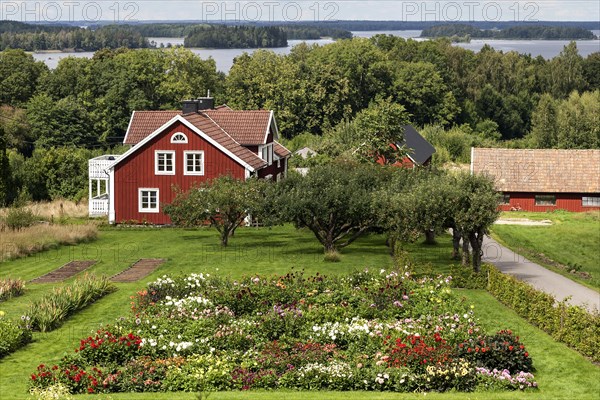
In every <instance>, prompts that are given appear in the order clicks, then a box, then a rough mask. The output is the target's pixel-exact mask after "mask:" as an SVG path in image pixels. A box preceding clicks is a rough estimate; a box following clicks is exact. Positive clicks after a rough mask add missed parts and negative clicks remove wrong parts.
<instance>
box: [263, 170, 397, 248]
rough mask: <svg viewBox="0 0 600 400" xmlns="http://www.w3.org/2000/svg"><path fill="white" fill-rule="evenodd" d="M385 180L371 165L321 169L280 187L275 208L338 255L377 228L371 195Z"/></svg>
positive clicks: (380, 171)
mask: <svg viewBox="0 0 600 400" xmlns="http://www.w3.org/2000/svg"><path fill="white" fill-rule="evenodd" d="M385 178H386V174H385V172H384V171H383V170H381V168H379V167H378V166H377V167H376V166H373V165H370V164H354V163H339V164H326V165H322V166H318V167H315V168H311V169H310V171H309V172H308V174H307V175H306V176H305V177H302V176H293V177H290V178H288V179H287V180H285V181H283V182H282V184H280V185H279V186H280V187H281V189H280V192H279V193H278V196H277V198H276V199H275V201H276V204H277V206H276V209H277V210H278V212H279V213H280V214H281V218H282V219H283V220H284V221H289V222H293V223H294V224H295V225H296V226H297V227H299V228H308V229H310V230H311V232H313V234H314V235H315V237H316V238H317V240H318V241H319V242H320V243H321V244H322V245H323V248H324V250H325V252H326V253H327V252H336V251H337V250H339V249H341V248H343V247H346V246H348V245H350V244H351V243H352V242H354V241H355V240H356V239H357V238H359V237H360V236H361V235H362V234H364V233H366V232H367V231H368V230H369V229H371V228H373V227H375V222H376V218H375V214H374V213H373V211H372V209H371V193H372V192H373V191H374V190H377V189H378V188H380V187H381V185H382V184H383V183H384V182H385V180H386V179H385Z"/></svg>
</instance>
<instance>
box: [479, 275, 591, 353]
mask: <svg viewBox="0 0 600 400" xmlns="http://www.w3.org/2000/svg"><path fill="white" fill-rule="evenodd" d="M488 291H489V292H490V293H491V294H492V295H494V296H495V297H496V298H497V299H498V300H500V301H501V302H502V303H504V304H506V305H507V306H508V307H510V308H512V309H513V310H515V312H516V313H517V314H519V315H520V316H521V317H523V318H525V319H526V320H527V321H529V322H531V323H532V324H533V325H536V326H537V327H539V328H540V329H542V330H543V331H545V332H547V333H548V334H550V335H551V336H552V337H553V338H554V339H556V340H558V341H561V342H563V343H565V344H567V345H568V346H570V347H572V348H574V349H575V350H577V351H579V352H580V353H581V354H583V355H585V356H588V357H590V358H591V359H592V360H593V361H595V362H598V361H600V341H598V337H600V314H599V313H598V311H595V312H592V313H590V312H588V311H587V310H586V309H585V308H583V307H579V306H571V305H567V304H566V302H564V301H563V302H560V303H558V304H556V300H555V299H554V297H553V296H551V295H549V294H547V293H544V292H541V291H539V290H537V289H535V288H533V287H532V286H531V285H529V284H527V283H525V282H522V281H519V280H517V279H516V278H514V277H512V276H510V275H505V274H503V273H502V272H500V271H499V270H498V269H496V268H490V273H489V284H488Z"/></svg>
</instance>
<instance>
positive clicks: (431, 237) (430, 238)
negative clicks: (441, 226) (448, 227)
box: [425, 229, 435, 244]
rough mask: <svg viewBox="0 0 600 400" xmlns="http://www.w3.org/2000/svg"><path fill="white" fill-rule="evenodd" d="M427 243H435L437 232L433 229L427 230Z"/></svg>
mask: <svg viewBox="0 0 600 400" xmlns="http://www.w3.org/2000/svg"><path fill="white" fill-rule="evenodd" d="M425 244H435V232H434V231H433V230H431V229H427V230H426V231H425Z"/></svg>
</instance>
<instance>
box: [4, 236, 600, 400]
mask: <svg viewBox="0 0 600 400" xmlns="http://www.w3.org/2000/svg"><path fill="white" fill-rule="evenodd" d="M439 241H440V245H438V246H424V245H420V244H415V245H412V246H410V247H409V249H410V251H411V252H412V254H413V258H414V259H415V261H419V262H420V263H422V262H423V261H425V263H427V262H430V263H431V267H428V268H425V269H423V272H424V271H425V270H427V269H431V270H435V271H438V270H441V269H443V268H448V267H447V265H448V264H449V263H450V262H451V260H450V256H449V254H450V253H449V251H450V241H449V238H447V237H441V238H440V239H439ZM217 243H218V237H217V235H216V233H215V232H214V231H210V230H183V229H163V228H132V229H112V228H111V229H106V230H102V231H100V233H99V238H98V240H97V241H95V242H92V243H86V244H80V245H77V246H63V247H60V248H58V249H56V250H52V251H47V252H43V253H39V254H37V255H34V256H31V257H27V258H23V259H19V260H14V261H10V262H4V263H0V277H5V276H11V277H15V278H16V277H20V278H23V279H27V280H29V279H32V278H35V277H37V276H39V275H42V274H45V273H47V272H49V271H51V270H53V269H55V268H57V267H59V266H61V265H62V264H64V263H66V262H68V261H69V260H73V259H95V260H98V263H97V264H96V265H94V266H93V267H91V268H90V271H91V272H96V273H104V274H107V275H113V274H115V273H117V272H119V271H121V270H123V269H124V268H126V267H127V266H129V265H130V264H131V263H132V262H134V261H136V260H137V259H139V258H151V257H160V258H166V259H168V261H167V262H166V263H165V264H163V265H162V266H161V267H160V268H159V269H158V270H157V271H155V272H154V273H153V274H151V275H150V276H149V277H147V278H146V279H144V280H143V281H140V282H136V283H130V284H117V286H118V288H119V290H118V291H117V292H115V293H112V294H110V295H108V296H106V297H104V298H102V299H101V300H99V301H98V302H97V303H95V304H93V305H92V306H90V307H88V308H86V309H84V310H82V311H80V312H78V313H77V314H75V315H74V316H73V317H71V318H70V319H69V320H68V321H67V322H66V323H65V324H64V325H63V326H62V327H61V328H59V329H57V330H55V331H53V332H50V333H45V334H35V335H34V338H35V341H34V343H31V344H29V345H28V346H26V347H25V348H23V349H21V350H20V351H17V352H15V353H14V354H12V355H10V356H8V357H5V358H4V359H2V360H1V361H0V398H2V399H4V398H15V399H19V398H28V396H27V395H26V387H27V381H28V376H29V374H30V373H32V372H33V371H34V370H35V367H36V366H37V365H38V364H39V363H41V362H44V363H47V364H49V363H53V362H57V361H58V360H59V359H60V358H61V357H62V356H63V354H64V353H65V352H70V351H71V350H72V349H74V348H75V347H76V345H77V344H78V342H79V339H81V338H82V337H86V336H88V335H89V333H90V331H92V330H95V329H96V328H97V327H98V326H99V325H100V324H103V323H111V322H113V321H114V320H115V319H116V318H118V317H119V316H121V315H125V314H126V313H127V312H128V308H129V301H130V296H131V295H132V294H133V293H134V292H135V291H136V290H138V289H141V288H142V287H143V286H144V284H145V282H148V281H151V280H154V279H155V278H156V277H158V276H161V275H162V274H164V273H190V272H209V273H218V274H224V275H230V276H232V277H234V278H235V277H240V276H243V275H253V274H257V273H258V274H262V275H269V274H284V273H286V272H288V271H289V270H290V269H292V268H294V269H304V270H305V271H306V273H307V274H314V273H316V272H319V273H325V274H338V273H344V272H347V271H350V270H352V269H362V268H364V267H369V268H388V267H390V266H391V264H392V263H391V259H390V257H389V254H388V249H387V248H386V247H385V238H384V237H383V236H379V235H373V236H368V237H365V238H362V239H360V240H359V241H357V242H356V243H354V244H352V245H351V246H350V247H349V248H347V249H344V250H343V251H342V259H341V262H339V263H326V262H323V260H322V258H323V255H322V249H321V248H320V246H319V245H318V243H317V242H316V240H315V239H314V237H313V236H312V234H311V233H310V232H307V231H297V230H295V229H293V228H292V227H289V226H285V227H277V228H273V229H262V228H261V229H255V228H245V229H240V230H238V232H236V236H235V237H234V238H233V239H232V241H231V245H230V247H228V248H227V249H222V248H221V247H220V246H218V244H217ZM447 270H448V271H449V268H448V269H447ZM51 286H52V285H48V284H46V285H41V284H30V285H28V291H27V294H26V295H24V296H22V297H20V298H15V299H12V300H9V301H7V302H3V303H0V309H1V310H3V311H5V312H6V313H7V314H8V316H13V317H18V316H19V315H21V313H22V312H23V310H24V309H25V308H26V307H27V304H28V302H29V301H30V300H32V299H34V298H36V297H38V296H40V295H41V294H43V293H44V292H45V291H46V290H47V289H48V288H50V287H51ZM461 293H462V294H463V295H464V296H465V297H466V298H467V299H468V300H469V301H470V302H472V303H473V304H475V311H476V314H477V316H478V317H479V318H480V324H481V325H482V326H483V327H484V328H486V329H487V330H488V331H490V332H493V331H494V330H497V329H500V328H511V329H512V330H513V331H515V332H516V333H517V334H518V335H520V336H521V337H522V340H523V342H524V343H525V345H526V346H527V348H528V349H529V351H530V354H531V356H532V357H533V359H534V366H535V367H536V368H537V372H536V373H535V374H536V378H537V380H538V382H539V384H540V391H539V392H538V393H528V394H518V393H512V392H511V393H498V394H490V393H481V394H477V393H475V394H473V393H470V394H460V393H458V394H454V393H447V394H433V393H430V394H427V397H428V398H443V399H489V398H498V399H513V398H517V397H518V398H532V399H533V398H535V399H537V398H546V399H555V398H569V399H571V398H577V399H579V398H581V399H587V398H590V399H597V398H598V395H597V393H599V392H600V384H599V382H600V368H598V367H597V366H595V365H593V364H592V363H590V362H589V361H587V360H586V359H585V358H584V357H582V356H580V355H579V354H578V353H576V352H574V351H573V350H570V349H568V348H567V347H566V346H564V345H562V344H559V343H557V342H555V341H553V340H552V339H551V338H550V337H549V336H548V335H546V334H545V333H543V332H541V331H540V330H538V329H536V328H534V327H532V326H531V325H530V324H528V323H527V322H526V321H524V320H523V319H521V318H519V317H518V316H517V315H516V314H515V313H514V312H512V311H511V310H509V309H507V308H506V307H504V306H503V305H501V304H500V303H499V302H497V301H496V300H495V299H494V298H493V297H492V296H491V295H489V294H488V293H486V292H484V291H467V290H465V291H462V292H461ZM81 397H89V398H106V396H99V397H98V396H80V397H78V398H81ZM149 397H151V398H156V399H170V398H173V395H172V394H156V395H152V396H149V395H148V394H138V395H134V394H111V395H110V398H111V399H142V398H144V399H145V398H149ZM417 397H418V398H423V394H419V395H417V394H414V395H406V394H393V393H372V392H371V393H365V392H351V393H332V392H321V393H315V392H311V393H310V395H309V394H307V393H302V392H281V391H276V392H251V393H248V392H227V393H214V394H212V395H211V396H210V398H211V399H250V398H251V399H269V400H272V399H280V398H286V399H289V400H292V399H305V398H311V399H312V398H321V399H342V398H343V399H399V398H417ZM177 398H182V399H193V398H196V396H194V395H193V394H178V395H177Z"/></svg>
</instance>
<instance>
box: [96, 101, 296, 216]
mask: <svg viewBox="0 0 600 400" xmlns="http://www.w3.org/2000/svg"><path fill="white" fill-rule="evenodd" d="M213 104H214V103H213V99H212V98H201V99H196V100H186V101H185V102H184V104H183V108H182V110H181V111H179V110H177V111H134V112H133V115H132V116H131V120H130V122H129V127H128V128H127V133H126V135H125V139H124V141H123V143H124V144H126V145H130V146H131V148H130V149H129V150H128V151H127V152H126V153H125V154H123V155H120V156H102V157H97V158H95V159H92V160H90V215H106V214H108V219H109V222H110V223H122V222H135V223H140V222H148V223H152V224H169V223H170V222H171V221H170V219H169V217H168V216H167V215H165V214H164V213H163V211H162V209H163V205H164V204H169V203H171V202H172V201H173V199H174V197H175V192H174V191H173V187H174V186H177V187H179V188H181V189H182V190H184V191H185V190H188V189H189V188H191V187H192V186H193V185H194V184H196V183H199V182H203V181H206V180H210V179H213V178H216V177H218V176H221V175H224V174H227V175H231V176H233V177H235V178H238V179H248V178H250V177H258V178H263V179H274V180H279V179H281V178H283V177H285V175H286V173H287V161H288V158H289V157H290V155H291V153H290V151H289V150H287V149H286V148H285V147H284V146H282V145H281V144H279V143H278V142H277V139H278V137H279V133H278V130H277V123H276V122H275V117H274V114H273V111H268V110H253V111H236V110H232V109H231V108H229V107H227V106H219V107H216V108H215V107H214V106H213Z"/></svg>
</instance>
